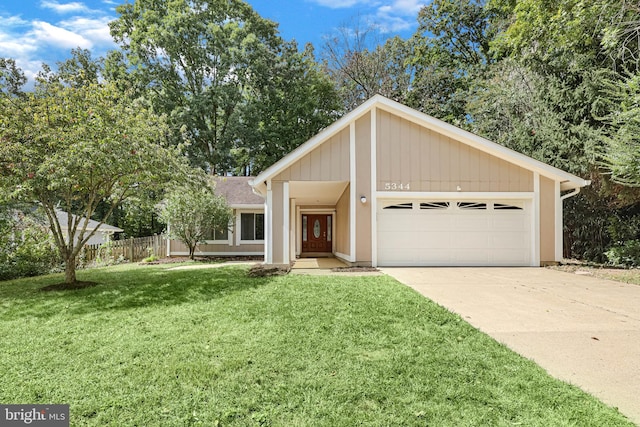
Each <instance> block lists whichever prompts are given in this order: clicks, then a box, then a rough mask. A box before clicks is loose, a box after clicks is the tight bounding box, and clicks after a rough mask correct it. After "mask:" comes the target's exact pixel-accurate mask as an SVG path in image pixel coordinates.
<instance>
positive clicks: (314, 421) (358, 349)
mask: <svg viewBox="0 0 640 427" xmlns="http://www.w3.org/2000/svg"><path fill="white" fill-rule="evenodd" d="M170 267H172V266H171V265H161V266H132V265H125V266H117V267H112V268H106V269H95V270H86V271H81V272H79V275H78V278H79V280H90V281H97V282H100V283H101V284H100V285H99V286H95V287H92V288H87V289H83V290H77V291H64V292H46V293H45V292H41V291H39V290H38V289H39V288H40V287H42V286H45V285H48V284H51V283H56V282H59V281H60V280H61V277H60V276H48V277H42V278H37V279H25V280H18V281H11V282H2V283H0V336H1V337H2V338H1V339H0V345H1V347H0V372H2V375H0V402H1V403H69V404H70V405H71V425H74V426H75V425H99V426H104V425H112V426H187V425H205V426H213V425H222V426H227V425H236V426H247V425H249V426H251V425H272V426H353V425H370V426H412V425H416V426H426V425H434V426H447V425H450V426H465V425H468V426H485V425H504V426H512V425H522V426H569V425H571V426H588V425H592V426H603V425H607V426H615V425H632V424H631V423H629V422H628V421H627V420H626V419H625V418H624V417H623V416H622V415H621V414H619V413H618V412H617V411H616V410H614V409H611V408H609V407H607V406H605V405H604V404H602V403H601V402H599V401H598V400H596V399H595V398H593V397H591V396H589V395H587V394H585V393H583V392H582V391H580V390H579V389H577V388H575V387H572V386H569V385H567V384H565V383H562V382H560V381H557V380H555V379H553V378H551V377H549V376H548V375H547V374H546V373H545V372H544V371H543V370H542V369H540V368H539V367H537V366H536V365H535V364H533V363H532V362H530V361H528V360H525V359H522V358H521V357H519V356H517V355H516V354H514V353H513V352H511V351H510V350H508V349H507V348H505V347H504V346H502V345H500V344H498V343H496V342H495V341H493V340H492V339H491V338H489V337H487V336H486V335H484V334H482V333H480V332H478V331H477V330H475V329H473V328H472V327H471V326H470V325H468V324H467V323H466V322H464V321H463V320H461V319H460V318H459V317H458V316H456V315H453V314H451V313H449V312H447V311H446V310H444V309H443V308H441V307H439V306H437V305H435V304H433V303H431V302H430V301H428V300H426V299H424V298H423V297H421V296H419V295H418V294H417V293H415V292H414V291H412V290H411V289H409V288H407V287H405V286H403V285H401V284H399V283H397V282H396V281H394V280H392V279H390V278H388V277H386V276H380V277H336V276H332V277H312V276H284V277H276V278H247V277H246V270H245V269H244V268H242V267H225V268H220V269H206V270H190V271H189V270H182V271H168V268H170Z"/></svg>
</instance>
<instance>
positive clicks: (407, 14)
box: [373, 0, 425, 33]
mask: <svg viewBox="0 0 640 427" xmlns="http://www.w3.org/2000/svg"><path fill="white" fill-rule="evenodd" d="M424 6H425V4H424V3H423V2H422V1H421V0H394V1H393V2H391V3H390V4H385V5H384V6H380V7H378V9H377V11H376V14H375V18H373V19H374V20H375V21H376V22H378V25H380V29H381V31H382V32H383V33H397V32H400V31H406V30H409V29H410V28H412V27H413V26H414V25H415V23H416V18H417V16H418V12H420V9H422V7H424Z"/></svg>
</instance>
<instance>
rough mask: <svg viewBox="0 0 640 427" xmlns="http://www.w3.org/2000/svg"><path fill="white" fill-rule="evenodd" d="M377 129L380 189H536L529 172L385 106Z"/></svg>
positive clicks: (379, 114) (379, 112)
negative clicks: (393, 111)
mask: <svg viewBox="0 0 640 427" xmlns="http://www.w3.org/2000/svg"><path fill="white" fill-rule="evenodd" d="M361 120H362V119H361ZM377 133H378V138H377V148H376V150H377V154H376V158H377V184H376V185H377V188H378V190H379V191H385V190H386V189H389V188H388V187H389V186H394V188H398V190H396V191H402V190H399V188H400V186H402V188H403V189H405V190H404V191H407V190H406V187H407V185H408V186H409V190H408V191H412V192H413V191H457V190H458V187H460V190H462V191H512V192H513V191H533V173H532V172H531V171H528V170H526V169H524V168H521V167H519V166H516V165H513V164H511V163H509V162H507V161H505V160H502V159H499V158H497V157H493V156H490V155H488V154H486V153H484V152H482V151H480V150H477V149H475V148H471V147H469V146H468V145H466V144H464V143H461V142H459V141H456V140H453V139H451V138H448V137H446V136H443V135H441V134H439V133H436V132H434V131H432V130H429V129H426V128H423V127H421V126H419V125H417V124H415V123H412V122H410V121H408V120H405V119H402V118H400V117H398V116H395V115H393V114H390V113H388V112H385V111H382V110H377ZM358 156H359V157H366V154H363V153H361V152H360V151H358Z"/></svg>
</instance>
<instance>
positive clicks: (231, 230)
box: [227, 209, 238, 246]
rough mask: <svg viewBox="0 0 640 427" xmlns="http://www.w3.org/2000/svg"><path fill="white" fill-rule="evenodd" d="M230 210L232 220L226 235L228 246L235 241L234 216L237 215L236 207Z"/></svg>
mask: <svg viewBox="0 0 640 427" xmlns="http://www.w3.org/2000/svg"><path fill="white" fill-rule="evenodd" d="M232 212H233V218H234V220H233V222H232V223H231V224H230V225H231V227H229V230H228V231H227V237H228V238H227V243H228V244H229V246H233V244H234V243H235V241H236V233H235V231H236V228H235V223H236V221H235V218H236V216H237V215H238V210H237V209H233V210H232Z"/></svg>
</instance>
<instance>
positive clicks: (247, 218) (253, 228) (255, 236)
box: [240, 213, 264, 241]
mask: <svg viewBox="0 0 640 427" xmlns="http://www.w3.org/2000/svg"><path fill="white" fill-rule="evenodd" d="M240 240H243V241H259V240H264V214H261V213H242V214H240Z"/></svg>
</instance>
